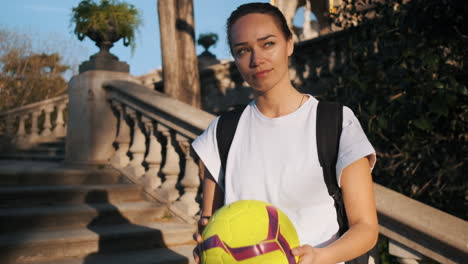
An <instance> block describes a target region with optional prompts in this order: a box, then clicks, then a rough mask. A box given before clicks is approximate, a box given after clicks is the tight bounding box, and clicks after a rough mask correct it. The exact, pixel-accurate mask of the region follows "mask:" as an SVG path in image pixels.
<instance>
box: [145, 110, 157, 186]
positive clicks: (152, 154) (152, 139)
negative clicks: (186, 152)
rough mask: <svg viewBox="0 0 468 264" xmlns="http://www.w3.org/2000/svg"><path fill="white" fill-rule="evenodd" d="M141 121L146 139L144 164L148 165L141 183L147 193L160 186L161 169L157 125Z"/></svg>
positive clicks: (149, 120)
mask: <svg viewBox="0 0 468 264" xmlns="http://www.w3.org/2000/svg"><path fill="white" fill-rule="evenodd" d="M142 121H143V123H144V125H145V129H146V134H147V137H148V142H149V144H148V154H147V155H146V158H145V162H146V164H148V170H147V171H146V172H145V175H144V176H143V182H144V186H145V189H146V190H148V191H154V190H155V189H156V188H158V187H159V186H160V185H161V179H160V178H159V175H158V173H159V169H160V168H161V161H162V155H161V150H162V147H161V144H160V143H159V141H158V140H157V139H156V133H157V124H156V123H154V122H153V121H152V120H151V119H149V118H147V117H142Z"/></svg>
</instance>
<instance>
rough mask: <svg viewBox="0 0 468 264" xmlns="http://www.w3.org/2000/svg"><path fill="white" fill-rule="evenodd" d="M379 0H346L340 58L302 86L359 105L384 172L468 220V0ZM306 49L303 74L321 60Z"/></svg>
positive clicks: (389, 180) (388, 182)
mask: <svg viewBox="0 0 468 264" xmlns="http://www.w3.org/2000/svg"><path fill="white" fill-rule="evenodd" d="M380 2H382V3H379V2H375V1H369V0H362V1H357V0H344V1H343V5H342V6H341V7H340V8H339V9H338V10H337V12H336V13H334V14H333V16H332V19H333V23H334V24H335V26H336V27H341V28H344V29H345V30H343V32H346V33H345V34H342V35H341V37H340V40H339V41H335V42H337V43H335V44H333V45H334V47H332V48H333V49H334V51H333V63H332V64H333V65H330V64H331V62H330V59H329V57H328V58H327V60H326V61H325V62H324V60H322V62H321V63H322V64H323V63H325V64H326V67H324V65H321V66H322V67H321V69H323V70H322V71H321V72H320V71H312V72H311V73H310V74H309V76H308V77H307V78H306V79H305V80H304V81H303V83H304V84H306V83H309V84H308V85H309V87H303V90H305V91H307V89H315V88H316V87H318V86H320V87H322V88H323V87H325V88H324V89H323V92H322V94H321V95H322V96H323V97H324V98H326V99H328V100H336V101H339V102H342V103H344V104H345V105H347V106H349V107H351V108H352V109H353V110H354V112H355V114H356V115H357V116H358V118H359V119H360V121H361V124H362V125H363V128H364V130H366V133H367V134H368V136H369V138H370V140H371V142H372V143H373V144H374V146H375V147H376V150H377V152H378V162H377V166H376V168H375V170H374V172H373V174H374V179H375V181H377V182H379V183H381V184H383V185H385V186H387V187H390V188H392V189H395V190H396V191H398V192H401V193H403V194H405V195H408V196H410V197H413V198H415V199H417V200H420V201H422V202H424V203H426V204H430V205H432V206H435V207H437V208H439V209H441V210H444V211H446V212H449V213H451V214H454V215H457V216H458V217H461V218H464V219H468V211H466V206H467V204H468V200H467V199H468V188H467V187H468V181H467V180H466V175H465V174H466V173H467V172H468V170H467V161H468V155H467V153H468V145H467V142H468V131H467V130H468V104H467V102H468V90H467V83H468V82H467V80H468V54H467V53H468V33H467V29H466V25H467V24H468V21H467V16H466V14H464V12H465V10H468V9H467V3H468V2H466V1H463V0H438V1H424V0H411V1H403V0H388V1H380ZM330 52H331V51H330ZM296 57H298V58H299V57H300V56H296ZM298 58H296V63H297V67H296V68H297V69H299V73H301V72H304V71H305V70H304V69H305V68H306V66H307V64H308V66H307V68H309V70H310V69H315V68H316V67H317V65H316V62H314V63H315V64H314V63H312V62H311V61H301V59H300V58H299V59H298ZM328 68H330V69H328Z"/></svg>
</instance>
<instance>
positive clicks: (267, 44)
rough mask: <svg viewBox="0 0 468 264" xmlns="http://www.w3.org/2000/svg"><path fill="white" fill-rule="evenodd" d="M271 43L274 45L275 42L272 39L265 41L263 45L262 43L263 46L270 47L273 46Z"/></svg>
mask: <svg viewBox="0 0 468 264" xmlns="http://www.w3.org/2000/svg"><path fill="white" fill-rule="evenodd" d="M273 45H275V43H274V42H273V41H268V42H265V45H264V46H265V47H271V46H273Z"/></svg>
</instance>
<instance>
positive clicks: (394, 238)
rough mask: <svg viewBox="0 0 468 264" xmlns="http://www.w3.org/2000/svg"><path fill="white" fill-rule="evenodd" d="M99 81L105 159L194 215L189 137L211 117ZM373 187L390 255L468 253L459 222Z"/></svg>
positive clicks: (465, 229)
mask: <svg viewBox="0 0 468 264" xmlns="http://www.w3.org/2000/svg"><path fill="white" fill-rule="evenodd" d="M104 87H105V88H106V90H107V92H108V95H107V98H108V100H109V101H110V103H111V105H112V107H113V108H114V111H115V113H116V116H117V117H118V119H119V122H118V131H119V132H118V133H117V136H116V139H115V143H116V145H117V146H118V148H117V150H116V152H115V154H114V156H113V157H112V158H111V160H110V162H111V164H112V165H113V166H114V167H116V168H120V170H121V171H122V172H124V173H125V174H126V175H130V176H131V177H132V178H133V179H134V180H135V181H136V182H140V183H142V184H143V185H144V186H145V188H146V189H147V191H149V192H152V193H156V196H157V197H159V198H161V197H162V199H163V200H164V201H165V202H167V203H168V204H169V205H170V206H171V207H172V208H175V209H176V210H179V211H178V212H183V213H184V214H186V215H188V216H189V217H191V218H192V219H195V218H196V214H197V212H198V211H199V207H200V205H199V203H198V202H197V201H196V196H197V192H198V191H199V188H200V177H199V175H200V169H199V167H198V164H197V163H196V162H194V159H193V158H192V154H193V153H191V152H190V142H191V141H192V140H193V139H194V138H195V137H196V136H197V135H199V134H200V133H201V132H202V131H203V130H204V129H206V127H207V126H208V125H209V124H210V122H211V121H212V120H213V119H214V118H215V116H213V115H211V114H208V113H206V112H204V111H202V110H199V109H197V108H194V107H191V106H189V105H187V104H184V103H181V102H179V101H177V100H175V99H173V98H170V97H168V96H166V95H164V94H162V93H158V92H154V91H150V90H148V89H147V88H145V87H144V86H142V85H139V84H136V83H132V82H128V81H109V82H106V83H105V84H104ZM132 131H133V133H131V132H132ZM127 153H129V154H130V155H127ZM130 156H131V157H132V158H131V159H130V158H129V157H130ZM181 160H184V161H185V162H180V161H181ZM143 164H146V166H143ZM179 174H183V175H179ZM375 193H376V204H377V211H378V216H379V224H380V234H381V235H383V236H385V237H387V238H388V239H389V251H390V254H392V255H394V256H397V257H399V261H400V262H401V263H419V262H421V263H422V262H424V261H425V260H427V259H432V260H435V261H438V262H441V263H462V262H464V261H465V260H466V259H468V223H467V222H466V221H464V220H462V219H459V218H457V217H454V216H452V215H449V214H447V213H444V212H442V211H440V210H437V209H435V208H433V207H430V206H428V205H425V204H423V203H420V202H418V201H415V200H413V199H411V198H409V197H406V196H404V195H402V194H399V193H397V192H395V191H392V190H390V189H388V188H386V187H383V186H381V185H379V184H375ZM408 261H410V262H408Z"/></svg>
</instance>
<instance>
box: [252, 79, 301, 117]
mask: <svg viewBox="0 0 468 264" xmlns="http://www.w3.org/2000/svg"><path fill="white" fill-rule="evenodd" d="M255 97H256V98H255V104H256V106H257V108H258V110H259V111H260V112H261V113H262V114H263V115H265V116H267V117H270V118H276V117H280V116H284V115H287V114H290V113H292V112H294V111H296V110H297V109H298V108H299V107H300V106H301V105H302V104H304V102H305V101H307V99H308V97H307V96H305V95H304V94H301V93H300V92H298V91H297V90H296V89H295V88H294V87H293V86H292V85H291V82H290V81H289V79H288V82H286V83H283V84H279V85H277V86H276V87H274V88H272V89H270V90H268V91H266V92H263V93H258V94H256V96H255Z"/></svg>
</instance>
